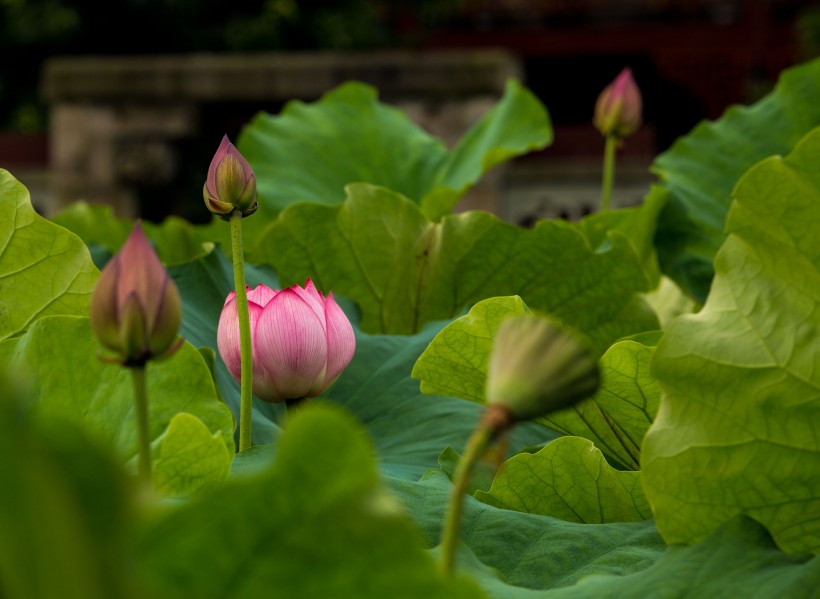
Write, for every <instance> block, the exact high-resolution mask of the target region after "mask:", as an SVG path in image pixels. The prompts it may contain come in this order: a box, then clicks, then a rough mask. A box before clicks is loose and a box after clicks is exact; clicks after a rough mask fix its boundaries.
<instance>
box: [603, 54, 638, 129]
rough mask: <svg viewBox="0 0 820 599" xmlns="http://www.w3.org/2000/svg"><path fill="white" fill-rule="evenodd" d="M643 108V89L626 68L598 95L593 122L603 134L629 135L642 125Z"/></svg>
mask: <svg viewBox="0 0 820 599" xmlns="http://www.w3.org/2000/svg"><path fill="white" fill-rule="evenodd" d="M642 109H643V101H642V99H641V90H640V89H638V86H637V84H636V83H635V79H633V78H632V71H631V70H630V69H629V68H626V69H624V70H622V71H621V72H620V74H619V75H618V76H617V77H616V78H615V81H613V82H612V83H610V84H609V85H608V86H607V87H606V88H605V89H604V91H602V92H601V95H600V96H598V101H597V102H596V103H595V118H594V120H593V122H594V124H595V127H596V128H597V129H598V131H600V132H601V133H602V134H603V135H612V136H613V137H619V138H623V137H627V136H628V135H631V134H632V133H634V132H635V130H636V129H637V128H638V127H640V125H641V112H642Z"/></svg>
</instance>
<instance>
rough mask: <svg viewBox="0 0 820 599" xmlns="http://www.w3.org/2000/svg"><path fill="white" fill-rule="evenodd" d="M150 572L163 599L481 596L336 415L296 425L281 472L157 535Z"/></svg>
mask: <svg viewBox="0 0 820 599" xmlns="http://www.w3.org/2000/svg"><path fill="white" fill-rule="evenodd" d="M138 556H139V561H138V564H139V571H140V572H141V573H142V578H143V579H144V580H145V581H146V584H147V585H148V586H149V587H150V588H151V589H152V590H153V591H154V594H155V595H156V596H158V597H199V598H201V599H205V598H208V597H214V598H222V597H236V598H241V597H266V596H278V597H306V598H307V597H317V598H318V597H357V598H361V599H366V598H369V597H372V598H378V599H382V598H384V597H430V598H433V597H441V598H442V599H445V598H446V599H449V598H451V597H465V598H466V597H470V598H473V597H481V596H482V593H481V591H480V589H479V588H478V587H477V586H476V585H475V584H474V583H470V582H467V581H466V580H464V579H453V578H448V577H445V576H444V574H443V573H442V572H441V570H440V569H439V568H438V567H437V566H436V564H435V563H434V562H433V560H432V559H431V558H430V557H429V556H428V555H427V554H425V552H424V551H423V539H422V537H421V535H419V533H418V532H417V531H416V530H415V529H414V528H413V527H412V525H411V524H410V522H409V521H408V520H407V518H406V516H405V515H404V514H403V513H402V511H401V509H400V507H399V505H398V503H397V502H396V500H395V499H393V498H392V497H391V496H390V495H388V494H387V493H386V491H385V490H384V489H383V488H382V487H381V485H380V483H379V478H378V474H377V471H376V464H375V460H374V455H373V449H372V447H371V446H370V444H369V442H368V439H367V435H366V434H365V433H364V431H363V430H362V429H361V428H360V426H359V425H358V424H356V423H355V422H354V420H353V418H351V417H350V416H349V415H348V414H346V413H344V412H343V411H342V410H341V409H340V408H338V407H333V406H330V405H324V406H319V405H312V406H306V407H304V408H303V409H302V410H300V411H299V412H298V413H297V414H296V415H295V416H294V417H293V418H291V419H289V422H288V425H287V430H286V432H285V434H284V435H283V436H282V437H281V439H280V441H279V446H278V450H277V456H276V461H275V462H274V463H273V465H272V466H269V467H268V468H267V469H266V470H265V471H264V472H262V473H260V474H257V475H255V476H249V477H246V478H241V479H236V480H233V481H231V482H230V483H228V484H226V485H225V486H224V487H223V488H221V489H218V490H216V491H215V492H213V493H212V494H210V495H205V496H201V497H200V498H198V499H195V500H193V501H191V502H189V503H187V504H185V505H182V506H180V507H179V508H178V509H176V510H175V511H173V512H172V513H170V514H169V515H168V516H166V517H165V518H163V519H162V520H160V521H159V522H158V523H156V524H155V525H154V526H153V527H151V528H150V529H149V530H148V532H147V534H146V535H145V537H144V538H143V539H142V542H141V543H140V545H139V547H138Z"/></svg>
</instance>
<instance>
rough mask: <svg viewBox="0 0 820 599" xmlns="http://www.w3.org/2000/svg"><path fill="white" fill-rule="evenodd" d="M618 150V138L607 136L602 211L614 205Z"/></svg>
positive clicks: (602, 183)
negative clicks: (613, 195) (613, 192)
mask: <svg viewBox="0 0 820 599" xmlns="http://www.w3.org/2000/svg"><path fill="white" fill-rule="evenodd" d="M617 149H618V138H617V137H615V136H614V135H607V136H606V145H605V146H604V174H603V178H602V180H601V206H600V208H599V209H600V210H601V211H603V210H609V207H610V205H611V204H612V182H613V180H614V179H615V150H617Z"/></svg>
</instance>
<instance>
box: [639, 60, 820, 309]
mask: <svg viewBox="0 0 820 599" xmlns="http://www.w3.org/2000/svg"><path fill="white" fill-rule="evenodd" d="M817 125H820V59H817V60H814V61H812V62H809V63H806V64H804V65H800V66H797V67H794V68H792V69H789V70H787V71H785V72H784V73H783V75H782V77H781V78H780V81H779V82H778V84H777V87H776V88H775V89H774V91H773V92H772V93H770V94H769V95H768V96H766V97H765V98H763V99H762V100H760V101H759V102H757V103H756V104H754V105H752V106H750V107H732V108H730V109H729V110H728V111H726V114H724V115H723V117H721V119H720V120H718V121H715V122H704V123H701V124H700V125H698V126H697V127H695V129H694V130H693V131H692V132H691V133H689V135H687V136H685V137H682V138H680V139H679V140H678V141H677V142H675V144H674V145H673V146H672V147H671V148H670V149H669V150H667V151H666V152H664V153H663V154H661V155H660V156H658V158H657V159H656V160H655V162H654V164H653V167H652V169H653V170H654V171H655V172H656V173H657V174H658V175H659V176H660V178H661V185H662V186H663V188H664V189H665V190H666V191H667V192H668V194H669V202H668V204H667V206H666V208H665V209H664V211H663V213H662V214H661V218H660V220H659V222H658V232H657V236H656V244H657V248H658V255H659V259H660V263H661V268H662V270H663V272H665V273H666V274H668V275H669V276H670V277H672V279H674V280H675V282H677V283H678V284H679V285H680V286H681V287H682V288H683V289H684V290H686V291H688V292H689V293H690V294H692V296H693V297H694V298H695V299H696V300H698V301H699V302H700V303H701V304H702V303H703V302H704V301H705V299H706V295H707V293H708V292H709V284H710V281H711V280H712V276H713V274H714V271H713V267H712V262H713V260H714V258H715V254H716V253H717V251H718V248H720V246H721V244H722V243H723V240H724V239H725V233H724V221H725V220H726V214H727V212H728V211H729V204H730V202H731V197H732V188H733V187H734V186H735V183H736V182H737V180H738V179H739V178H740V176H741V175H742V174H743V173H744V172H745V171H746V170H748V169H749V167H751V166H752V165H753V164H755V163H756V162H758V161H759V160H762V159H763V158H766V157H767V156H771V155H773V154H786V153H788V152H789V151H790V150H791V149H792V147H794V145H795V144H796V143H797V141H798V140H799V139H800V138H801V137H803V136H804V135H805V134H806V133H808V132H809V131H810V130H811V129H813V128H814V127H816V126H817Z"/></svg>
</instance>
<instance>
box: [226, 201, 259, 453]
mask: <svg viewBox="0 0 820 599" xmlns="http://www.w3.org/2000/svg"><path fill="white" fill-rule="evenodd" d="M230 220H231V250H232V252H233V281H234V288H235V289H236V312H237V314H238V316H239V348H240V360H241V361H240V370H241V377H240V380H239V389H240V394H239V396H240V402H239V451H245V450H246V449H250V447H251V425H252V414H253V365H252V363H251V323H250V317H249V316H248V294H247V292H246V291H245V257H244V253H243V251H242V211H241V210H234V211H233V212H231V219H230Z"/></svg>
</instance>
